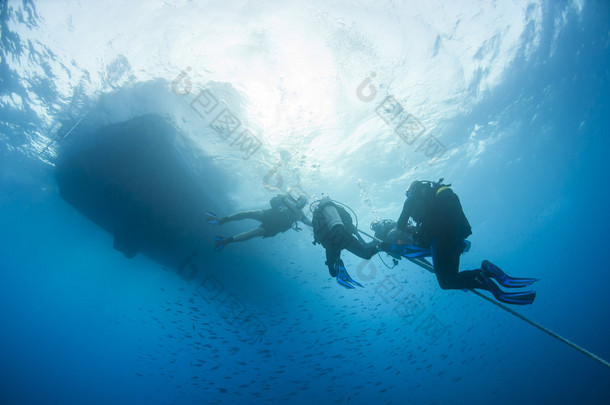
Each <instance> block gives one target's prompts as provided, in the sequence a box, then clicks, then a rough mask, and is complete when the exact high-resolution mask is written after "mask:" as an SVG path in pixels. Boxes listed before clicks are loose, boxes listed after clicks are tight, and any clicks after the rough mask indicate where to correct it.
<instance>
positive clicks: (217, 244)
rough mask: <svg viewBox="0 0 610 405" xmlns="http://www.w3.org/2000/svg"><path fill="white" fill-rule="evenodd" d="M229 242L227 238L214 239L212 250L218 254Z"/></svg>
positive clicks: (218, 237)
mask: <svg viewBox="0 0 610 405" xmlns="http://www.w3.org/2000/svg"><path fill="white" fill-rule="evenodd" d="M229 242H230V240H229V239H228V238H223V237H222V236H217V237H215V238H214V250H216V251H217V252H220V251H221V250H222V249H223V248H224V247H225V246H226V245H227V243H229Z"/></svg>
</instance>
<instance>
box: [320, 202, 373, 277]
mask: <svg viewBox="0 0 610 405" xmlns="http://www.w3.org/2000/svg"><path fill="white" fill-rule="evenodd" d="M327 209H328V210H331V211H332V210H336V214H338V216H339V217H340V221H341V223H338V224H335V225H334V226H333V224H329V223H328V219H327V218H325V216H324V215H323V214H322V212H323V210H327ZM333 214H335V213H333ZM312 223H313V232H314V241H315V243H320V244H321V245H322V246H323V247H324V249H326V265H327V266H328V271H329V273H330V275H331V276H332V277H336V276H337V273H336V271H335V267H334V266H335V263H336V261H337V260H338V259H340V258H341V250H343V249H347V250H348V251H350V252H352V253H353V254H355V255H356V256H358V257H361V258H363V259H367V260H368V259H370V258H371V257H373V256H374V255H375V254H376V253H377V248H376V245H375V243H374V242H372V243H366V242H365V241H364V240H363V239H362V238H361V237H360V235H359V234H358V230H357V229H356V227H355V226H354V224H353V222H352V217H351V216H350V215H349V213H348V212H347V211H346V210H345V209H344V208H343V207H341V206H339V205H336V204H334V203H333V202H332V201H330V199H328V200H326V199H325V200H322V201H321V202H320V204H319V206H318V208H317V209H316V211H315V212H314V214H313V219H312ZM354 235H356V236H354ZM356 237H357V238H356Z"/></svg>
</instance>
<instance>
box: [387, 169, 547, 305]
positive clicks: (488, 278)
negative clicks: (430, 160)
mask: <svg viewBox="0 0 610 405" xmlns="http://www.w3.org/2000/svg"><path fill="white" fill-rule="evenodd" d="M442 181H443V179H440V180H439V181H438V182H432V181H414V182H412V183H411V185H410V186H409V189H408V190H407V192H406V193H405V195H406V197H407V200H406V201H405V203H404V206H403V209H402V213H401V214H400V218H398V221H397V222H396V229H394V230H390V231H388V233H387V234H388V235H389V239H388V241H389V242H390V243H391V250H392V251H393V252H394V253H398V254H400V255H401V256H403V257H406V258H413V257H414V256H416V255H417V254H418V253H417V251H418V249H422V248H427V247H430V252H429V254H431V255H432V262H433V265H434V272H435V273H436V277H437V279H438V283H439V285H440V287H441V288H442V289H444V290H446V289H465V290H470V289H474V288H477V289H483V290H487V291H490V292H491V293H492V294H493V295H494V297H495V298H496V299H497V300H498V301H501V302H505V303H508V304H516V305H527V304H531V303H532V302H533V301H534V299H535V298H536V293H535V292H534V291H520V292H505V291H503V290H501V289H500V288H499V287H498V285H497V284H496V283H495V282H494V281H493V280H492V279H494V280H496V281H497V282H498V283H499V284H500V285H502V286H504V287H509V288H520V287H526V286H529V285H531V284H533V283H534V282H535V281H538V280H537V279H535V278H514V277H510V276H508V275H506V274H505V273H504V272H503V271H502V270H501V269H500V268H499V267H497V266H496V265H494V264H492V263H491V262H489V261H487V260H484V261H483V263H482V264H481V268H480V269H475V270H466V271H461V272H460V271H459V264H460V255H461V254H462V253H464V252H465V251H467V250H468V248H469V247H470V242H469V241H467V240H465V239H466V238H467V237H468V236H470V235H471V234H472V229H471V227H470V223H469V222H468V219H466V216H465V215H464V211H463V210H462V205H461V204H460V200H459V198H458V196H457V195H456V194H455V193H454V192H453V190H451V188H450V186H451V185H450V184H448V185H447V184H442ZM411 219H412V220H413V222H414V223H415V227H412V225H411V224H410V220H411ZM393 232H394V234H393ZM396 232H401V233H400V234H397V233H396ZM404 234H406V235H409V234H412V235H413V241H414V244H415V246H405V245H403V244H398V242H392V240H391V239H392V236H395V235H404ZM413 252H415V253H413ZM421 252H423V251H420V253H421Z"/></svg>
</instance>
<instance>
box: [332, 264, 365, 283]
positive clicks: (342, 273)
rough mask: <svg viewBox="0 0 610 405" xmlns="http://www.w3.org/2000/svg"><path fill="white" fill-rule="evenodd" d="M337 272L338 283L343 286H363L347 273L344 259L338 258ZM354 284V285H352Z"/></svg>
mask: <svg viewBox="0 0 610 405" xmlns="http://www.w3.org/2000/svg"><path fill="white" fill-rule="evenodd" d="M335 272H336V273H337V283H338V284H339V285H340V286H341V287H345V288H355V287H354V285H357V286H358V287H363V288H364V286H363V285H362V284H360V283H359V282H357V281H355V280H354V279H352V278H351V277H350V276H349V274H347V270H346V269H345V265H344V264H343V260H341V259H337V261H336V262H335ZM352 284H353V285H352Z"/></svg>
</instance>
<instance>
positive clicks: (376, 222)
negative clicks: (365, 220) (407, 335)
mask: <svg viewBox="0 0 610 405" xmlns="http://www.w3.org/2000/svg"><path fill="white" fill-rule="evenodd" d="M380 227H381V221H380V220H378V219H376V220H374V221H373V222H371V231H373V232H377V230H379V228H380Z"/></svg>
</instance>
